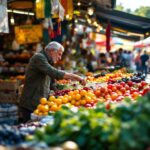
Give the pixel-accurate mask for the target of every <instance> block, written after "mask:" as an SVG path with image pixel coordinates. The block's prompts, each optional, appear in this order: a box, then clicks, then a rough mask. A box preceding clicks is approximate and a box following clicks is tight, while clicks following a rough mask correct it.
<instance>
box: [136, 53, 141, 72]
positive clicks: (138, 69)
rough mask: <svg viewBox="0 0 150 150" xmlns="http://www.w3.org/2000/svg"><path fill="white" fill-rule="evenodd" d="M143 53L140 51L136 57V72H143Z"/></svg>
mask: <svg viewBox="0 0 150 150" xmlns="http://www.w3.org/2000/svg"><path fill="white" fill-rule="evenodd" d="M140 57H141V51H138V53H137V55H136V56H135V59H134V62H135V65H136V71H137V72H140V71H141V58H140Z"/></svg>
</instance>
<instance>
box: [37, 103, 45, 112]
mask: <svg viewBox="0 0 150 150" xmlns="http://www.w3.org/2000/svg"><path fill="white" fill-rule="evenodd" d="M37 108H38V110H39V112H43V110H44V105H42V104H39V105H38V107H37Z"/></svg>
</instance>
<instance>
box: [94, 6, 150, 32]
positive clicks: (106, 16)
mask: <svg viewBox="0 0 150 150" xmlns="http://www.w3.org/2000/svg"><path fill="white" fill-rule="evenodd" d="M96 16H97V19H98V20H99V22H105V23H107V22H108V20H109V21H110V22H111V25H112V27H114V28H119V29H122V30H124V31H130V32H134V33H140V34H145V33H147V32H150V19H148V18H145V17H139V16H135V15H132V14H128V13H125V12H122V11H117V10H112V9H104V8H102V7H100V6H96Z"/></svg>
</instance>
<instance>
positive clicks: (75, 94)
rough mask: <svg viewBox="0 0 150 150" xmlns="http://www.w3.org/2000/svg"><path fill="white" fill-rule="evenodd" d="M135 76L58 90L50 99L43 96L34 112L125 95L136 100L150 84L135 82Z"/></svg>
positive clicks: (92, 103)
mask: <svg viewBox="0 0 150 150" xmlns="http://www.w3.org/2000/svg"><path fill="white" fill-rule="evenodd" d="M133 78H134V76H132V77H130V78H122V79H119V82H118V81H117V80H113V79H111V82H110V80H109V82H108V84H106V85H105V86H98V87H96V88H92V87H91V88H89V87H84V88H83V89H75V90H71V89H70V90H69V89H67V90H58V91H56V92H55V93H54V95H52V96H50V97H49V98H48V99H46V98H41V99H40V104H39V105H38V107H37V109H36V110H35V111H34V114H36V115H39V116H44V115H48V113H49V112H50V111H58V110H60V109H61V107H62V105H64V104H70V105H73V106H75V107H80V106H84V107H95V105H96V104H97V103H98V102H104V103H107V105H108V103H110V102H114V103H118V102H121V101H122V100H124V98H125V97H128V98H130V99H131V100H136V99H137V98H138V97H139V96H143V95H145V94H146V93H147V92H148V91H150V85H149V84H148V83H146V82H145V81H142V80H141V79H140V80H139V79H138V82H139V83H137V82H133V81H132V79H133ZM125 79H126V80H125ZM123 81H125V82H123Z"/></svg>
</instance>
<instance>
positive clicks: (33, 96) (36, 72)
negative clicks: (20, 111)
mask: <svg viewBox="0 0 150 150" xmlns="http://www.w3.org/2000/svg"><path fill="white" fill-rule="evenodd" d="M64 74H65V73H64V72H63V71H60V70H57V69H56V68H54V67H53V66H52V59H51V58H49V57H48V56H47V54H46V53H45V51H44V50H42V51H41V52H40V53H37V54H35V55H34V56H33V57H32V58H31V59H30V62H29V65H28V68H27V71H26V79H25V84H24V88H23V92H22V95H21V98H20V107H22V108H25V109H27V110H29V111H34V110H35V109H36V107H37V105H38V104H39V100H40V98H41V97H46V98H47V97H48V94H49V92H50V82H51V79H63V76H64Z"/></svg>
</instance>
